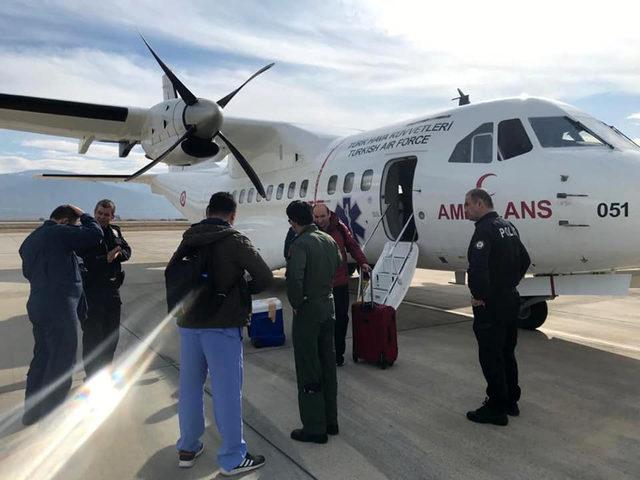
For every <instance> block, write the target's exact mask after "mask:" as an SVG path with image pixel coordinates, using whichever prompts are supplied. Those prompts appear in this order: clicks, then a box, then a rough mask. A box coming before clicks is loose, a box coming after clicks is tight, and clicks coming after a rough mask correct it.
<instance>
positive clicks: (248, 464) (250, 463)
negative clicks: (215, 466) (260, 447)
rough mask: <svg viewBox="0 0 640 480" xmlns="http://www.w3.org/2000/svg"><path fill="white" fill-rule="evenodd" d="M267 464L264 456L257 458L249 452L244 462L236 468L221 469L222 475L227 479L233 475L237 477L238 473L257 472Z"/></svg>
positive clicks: (257, 456)
mask: <svg viewBox="0 0 640 480" xmlns="http://www.w3.org/2000/svg"><path fill="white" fill-rule="evenodd" d="M264 464H265V459H264V457H263V456H262V455H256V456H255V457H254V456H253V455H251V454H250V453H249V452H247V454H246V455H245V456H244V460H242V462H240V465H238V466H237V467H236V468H232V469H231V470H225V469H224V468H221V469H220V473H221V474H222V475H224V476H225V477H229V476H231V475H237V474H238V473H246V472H250V471H251V470H255V469H256V468H260V467H261V466H263V465H264Z"/></svg>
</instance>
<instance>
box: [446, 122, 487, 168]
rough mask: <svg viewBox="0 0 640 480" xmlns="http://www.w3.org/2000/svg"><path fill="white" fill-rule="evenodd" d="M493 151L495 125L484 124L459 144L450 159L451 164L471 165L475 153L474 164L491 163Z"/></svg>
mask: <svg viewBox="0 0 640 480" xmlns="http://www.w3.org/2000/svg"><path fill="white" fill-rule="evenodd" d="M478 137H480V138H478ZM482 137H484V138H482ZM474 140H475V141H474ZM492 150H493V123H491V122H488V123H483V124H482V125H480V126H479V127H478V128H476V129H475V130H474V131H473V132H471V133H470V134H469V135H467V136H466V137H464V138H463V139H462V140H460V141H459V142H458V144H457V145H456V148H454V149H453V153H452V154H451V156H450V157H449V162H452V163H471V153H472V152H473V163H489V162H491V159H492V157H493V155H492V154H491V152H492ZM487 154H488V157H487Z"/></svg>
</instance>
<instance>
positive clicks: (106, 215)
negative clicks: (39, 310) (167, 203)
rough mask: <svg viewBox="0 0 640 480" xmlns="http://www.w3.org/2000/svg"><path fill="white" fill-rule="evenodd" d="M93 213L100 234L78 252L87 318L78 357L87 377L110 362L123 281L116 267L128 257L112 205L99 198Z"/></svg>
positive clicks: (116, 332) (115, 342)
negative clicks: (93, 244) (94, 242)
mask: <svg viewBox="0 0 640 480" xmlns="http://www.w3.org/2000/svg"><path fill="white" fill-rule="evenodd" d="M93 213H94V216H95V218H96V220H97V221H98V223H99V224H100V227H101V228H102V233H103V234H104V239H103V241H102V242H100V245H98V246H96V247H94V248H91V249H89V250H85V251H82V252H79V255H80V256H81V257H82V260H83V261H84V267H85V272H84V275H83V283H84V291H85V295H86V297H87V304H88V307H89V309H88V313H87V319H86V320H84V321H82V320H81V322H80V325H81V326H82V359H83V362H84V371H85V373H86V374H87V377H90V376H92V375H94V374H95V373H97V372H98V371H100V370H101V369H102V368H104V367H106V366H109V365H111V362H112V361H113V355H114V354H115V351H116V347H117V345H118V339H119V336H120V335H119V333H120V308H121V305H122V301H121V300H120V292H119V288H120V286H121V285H122V282H123V280H124V272H123V271H122V267H121V266H120V265H121V263H122V262H126V261H127V260H129V258H130V257H131V247H129V244H128V243H127V241H126V240H125V239H124V237H123V236H122V232H121V231H120V227H118V226H117V225H113V224H112V223H111V221H112V220H113V219H114V218H115V213H116V205H115V203H113V202H112V201H111V200H108V199H104V200H100V201H99V202H98V203H97V204H96V208H95V210H94V212H93Z"/></svg>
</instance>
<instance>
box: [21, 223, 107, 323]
mask: <svg viewBox="0 0 640 480" xmlns="http://www.w3.org/2000/svg"><path fill="white" fill-rule="evenodd" d="M80 222H81V224H82V225H81V226H75V225H60V224H57V223H56V222H54V221H53V220H47V221H45V222H44V223H43V224H42V225H41V226H40V227H38V228H37V229H35V230H34V231H33V232H31V234H29V236H28V237H27V238H26V239H25V240H24V242H23V243H22V245H21V246H20V257H21V258H22V274H23V275H24V277H25V278H26V279H27V280H29V283H30V284H31V292H30V294H29V300H28V301H27V310H28V312H29V317H30V318H31V320H32V321H34V319H35V317H46V318H52V319H54V318H55V319H61V320H63V321H64V320H67V319H69V318H72V319H75V318H77V309H78V302H79V300H80V297H81V296H82V278H81V276H80V271H79V269H78V258H77V257H76V254H75V253H74V251H77V250H83V249H87V248H91V247H94V246H96V245H98V244H99V242H100V240H101V239H102V229H101V228H100V225H98V223H97V222H96V221H95V220H94V219H93V217H91V216H90V215H87V214H83V215H82V216H81V217H80Z"/></svg>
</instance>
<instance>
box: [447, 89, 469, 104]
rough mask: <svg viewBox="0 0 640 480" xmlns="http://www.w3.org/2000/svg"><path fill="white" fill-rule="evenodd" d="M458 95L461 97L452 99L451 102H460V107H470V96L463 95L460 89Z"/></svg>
mask: <svg viewBox="0 0 640 480" xmlns="http://www.w3.org/2000/svg"><path fill="white" fill-rule="evenodd" d="M458 95H460V96H459V97H456V98H452V99H451V101H453V100H458V106H462V105H469V104H470V103H471V100H469V95H465V94H464V93H462V90H460V89H459V88H458Z"/></svg>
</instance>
